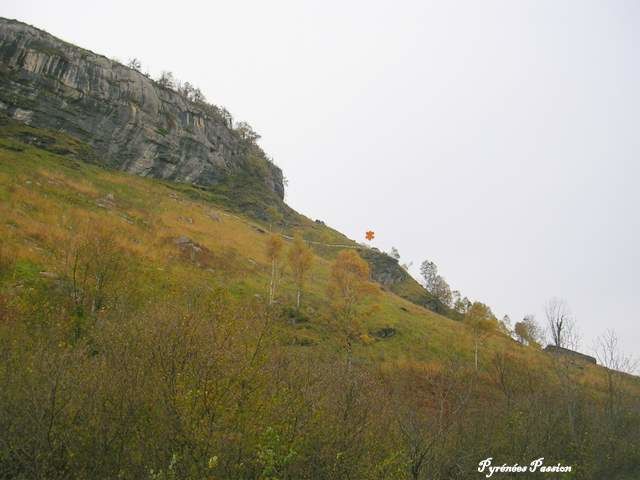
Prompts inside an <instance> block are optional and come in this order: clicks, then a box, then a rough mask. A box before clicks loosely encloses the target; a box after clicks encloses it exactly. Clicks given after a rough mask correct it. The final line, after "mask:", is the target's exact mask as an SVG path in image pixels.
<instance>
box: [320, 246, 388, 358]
mask: <svg viewBox="0 0 640 480" xmlns="http://www.w3.org/2000/svg"><path fill="white" fill-rule="evenodd" d="M378 293H379V289H378V287H377V286H376V285H374V284H373V283H371V282H370V281H369V265H368V264H367V262H366V261H364V260H363V259H362V258H361V257H360V255H358V254H357V253H356V252H355V250H343V251H341V252H340V253H339V254H338V256H337V257H336V260H335V261H334V262H333V265H332V266H331V274H330V277H329V287H328V294H329V298H330V299H331V306H332V308H333V311H334V312H335V315H336V319H337V320H338V322H339V326H340V329H341V330H342V331H343V332H344V333H345V335H346V340H347V350H348V352H349V354H350V353H351V341H352V339H353V338H354V337H357V336H358V334H359V328H358V324H357V320H358V313H359V312H358V307H359V306H360V305H361V304H362V303H363V302H364V301H365V300H366V299H367V298H369V297H371V296H374V295H376V294H378Z"/></svg>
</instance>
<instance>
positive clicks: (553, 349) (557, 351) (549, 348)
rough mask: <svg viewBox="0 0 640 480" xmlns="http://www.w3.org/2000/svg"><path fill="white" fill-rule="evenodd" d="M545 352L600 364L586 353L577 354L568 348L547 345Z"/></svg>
mask: <svg viewBox="0 0 640 480" xmlns="http://www.w3.org/2000/svg"><path fill="white" fill-rule="evenodd" d="M544 351H545V352H548V353H552V354H554V355H564V356H566V357H569V358H573V359H575V360H580V361H582V362H586V363H593V364H596V363H598V362H597V361H596V359H595V358H594V357H592V356H591V355H585V354H584V353H580V352H576V351H575V350H569V349H568V348H563V347H556V346H555V345H547V347H546V348H545V349H544Z"/></svg>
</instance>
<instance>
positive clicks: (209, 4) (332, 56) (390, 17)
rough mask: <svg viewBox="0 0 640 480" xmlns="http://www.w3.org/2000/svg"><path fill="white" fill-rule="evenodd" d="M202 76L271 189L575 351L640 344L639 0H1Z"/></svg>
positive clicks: (156, 64)
mask: <svg viewBox="0 0 640 480" xmlns="http://www.w3.org/2000/svg"><path fill="white" fill-rule="evenodd" d="M0 15H2V16H6V17H11V18H17V19H19V20H22V21H26V22H28V23H31V24H33V25H35V26H38V27H40V28H43V29H45V30H47V31H49V32H50V33H52V34H54V35H56V36H59V37H61V38H63V39H65V40H67V41H70V42H72V43H75V44H78V45H80V46H82V47H85V48H89V49H91V50H93V51H95V52H97V53H102V54H104V55H107V56H109V57H117V58H120V59H121V60H127V59H128V58H130V57H134V56H135V57H138V58H140V59H141V60H142V62H143V68H145V69H148V70H149V71H150V72H151V73H152V74H153V75H156V74H157V73H158V72H159V71H160V70H162V69H167V70H171V71H173V72H174V73H175V74H176V76H177V77H178V78H180V79H182V80H189V81H191V82H192V83H195V84H197V85H199V86H200V87H201V88H202V90H203V91H204V93H205V94H206V95H207V97H208V99H209V100H210V101H212V102H213V103H216V104H219V105H224V106H226V107H227V108H228V109H229V110H230V111H231V112H232V114H234V116H235V118H236V119H239V120H246V121H248V122H249V123H251V124H252V125H253V126H254V128H255V129H256V130H257V131H258V132H259V133H260V134H262V136H263V139H262V141H261V144H262V146H263V147H264V148H265V150H266V151H267V152H268V153H269V154H270V155H272V156H273V158H274V159H275V161H276V163H278V164H279V165H280V166H281V167H282V168H283V170H284V172H285V175H286V176H287V177H288V179H289V188H288V191H287V199H288V202H289V203H290V204H291V205H292V206H293V207H294V208H296V209H298V210H299V211H301V212H302V213H304V214H306V215H308V216H310V217H312V218H320V219H323V220H324V221H326V222H327V223H328V224H330V225H332V226H334V227H336V228H337V229H339V230H341V231H342V232H344V233H346V234H347V235H349V236H350V237H352V238H354V239H357V240H362V237H363V234H364V231H365V230H366V229H369V228H370V229H373V230H375V231H376V233H377V238H376V240H375V241H374V245H376V246H378V247H379V248H381V249H384V250H388V249H390V248H391V246H396V247H397V248H398V249H399V251H400V253H401V255H402V259H403V261H413V262H415V264H416V265H417V264H418V263H419V262H420V261H422V260H424V259H425V258H429V259H431V260H433V261H435V262H436V263H437V264H438V266H439V268H440V271H441V273H442V274H443V275H444V276H445V277H446V278H447V280H448V281H449V283H450V284H451V286H452V287H453V288H456V289H459V290H461V291H462V293H463V294H465V295H468V296H469V297H472V298H474V299H478V300H481V301H484V302H486V303H488V304H489V305H490V306H491V307H492V308H493V309H494V311H495V312H496V313H497V314H499V315H502V314H504V313H508V314H509V315H510V316H511V317H512V318H513V319H514V320H519V319H520V318H522V316H523V315H524V314H526V313H534V314H536V315H537V318H538V320H540V321H542V320H543V311H542V306H543V304H544V302H545V300H547V299H548V298H549V297H552V296H560V297H563V298H565V299H566V300H567V301H568V302H569V304H570V305H571V308H572V311H573V313H574V315H575V317H576V319H577V321H578V323H579V325H580V328H581V330H582V333H583V337H584V339H583V347H582V349H583V350H584V351H589V349H590V346H591V344H592V340H593V338H594V337H595V336H596V335H598V334H600V333H602V332H603V331H604V330H605V329H606V328H614V329H616V330H617V331H618V333H619V334H620V335H621V336H622V337H623V345H624V348H625V349H626V351H627V352H629V353H635V354H640V314H639V313H638V301H639V297H638V287H639V286H640V273H639V272H640V253H639V250H638V245H639V243H640V242H639V240H640V214H639V213H638V206H639V204H640V190H639V189H638V186H637V183H638V179H639V174H640V166H639V163H640V162H639V159H638V155H639V154H640V132H639V126H640V118H639V117H640V62H639V60H640V51H639V47H640V45H639V43H638V41H639V40H640V33H639V31H640V2H637V1H634V0H629V1H622V0H620V1H615V0H610V1H607V2H602V1H588V0H575V1H562V0H547V1H544V0H530V1H517V2H515V1H512V0H504V1H474V0H470V1H444V0H443V1H440V2H427V1H393V2H391V1H387V2H376V1H371V0H369V1H350V2H345V1H326V0H325V1H322V2H318V1H315V2H311V1H288V2H285V1H277V0H274V1H269V2H266V1H258V0H256V1H233V2H229V1H226V2H221V1H206V2H205V1H202V2H195V1H181V2H158V1H136V2H134V1H113V2H108V1H105V2H100V3H96V4H92V3H91V2H86V1H79V0H78V1H67V0H58V1H55V2H51V1H30V0H19V1H18V0H8V1H7V0H5V1H4V2H3V4H2V7H1V8H0Z"/></svg>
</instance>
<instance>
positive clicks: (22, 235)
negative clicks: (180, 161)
mask: <svg viewBox="0 0 640 480" xmlns="http://www.w3.org/2000/svg"><path fill="white" fill-rule="evenodd" d="M0 141H1V142H2V143H0V146H1V148H2V150H0V160H1V163H0V175H2V177H0V178H1V183H0V198H2V199H3V200H4V201H3V212H2V213H3V222H2V225H0V228H1V229H2V230H1V231H2V237H3V238H4V242H3V243H4V248H5V249H9V250H10V251H12V252H13V253H14V254H16V255H18V257H19V258H20V260H18V265H22V266H24V271H25V272H34V271H40V272H50V273H52V275H51V276H49V277H47V275H44V276H42V275H41V276H40V277H41V279H42V280H43V281H50V282H55V280H54V279H53V274H55V272H56V269H57V268H60V265H58V262H59V261H60V259H59V258H57V256H59V250H60V248H61V247H63V246H64V245H66V244H68V242H69V238H70V237H73V236H75V235H81V234H82V232H83V231H84V230H87V229H88V230H91V229H94V228H98V227H100V228H104V229H105V230H112V231H115V232H117V235H118V242H119V243H121V246H122V247H123V248H125V249H126V250H127V251H128V252H130V254H131V255H133V256H135V257H136V258H137V259H139V260H140V262H142V263H143V264H144V265H145V274H146V275H148V276H147V277H145V280H147V281H151V282H152V283H151V284H155V283H157V288H162V287H161V286H162V285H163V284H164V283H165V282H166V281H167V279H170V278H173V277H176V278H180V277H183V276H189V277H190V278H192V279H193V278H199V279H200V281H202V282H205V283H206V284H211V285H224V286H226V287H228V288H230V290H231V291H232V292H234V294H237V295H238V296H243V295H254V296H262V295H265V294H266V292H267V290H268V281H269V261H268V259H267V258H266V253H265V242H266V237H267V236H268V231H270V230H273V231H274V232H281V233H282V235H283V238H285V239H286V241H287V242H289V240H288V239H289V238H290V237H291V236H293V235H296V234H300V235H302V236H303V237H304V238H305V239H306V240H309V242H310V243H309V245H311V246H312V247H313V248H314V249H315V253H316V261H315V263H314V267H313V271H312V272H311V281H310V282H309V288H308V292H306V294H305V302H304V304H305V305H306V306H307V308H306V310H307V311H308V313H305V315H308V316H309V317H314V320H315V321H310V322H304V324H301V325H299V326H297V327H296V328H292V331H293V332H295V334H296V335H301V336H304V337H308V339H309V340H310V341H313V342H316V341H318V340H319V339H320V338H322V337H323V336H325V335H327V334H329V330H328V327H327V325H325V324H324V323H323V319H324V317H325V316H326V315H327V314H328V312H327V301H326V288H327V276H328V271H329V265H330V262H331V260H332V259H333V258H334V257H335V255H336V253H337V252H338V251H339V250H340V249H341V248H342V247H337V246H334V245H344V246H345V247H344V248H357V247H359V246H358V245H357V244H356V243H355V242H353V241H351V240H349V239H347V238H346V237H344V236H343V235H342V234H340V233H338V232H336V231H334V230H332V229H330V228H328V227H326V226H325V225H322V224H319V223H316V222H313V221H311V220H309V219H307V218H305V217H303V216H301V215H298V214H295V213H291V215H290V219H291V220H290V221H289V222H286V221H280V222H273V223H268V222H258V221H256V220H255V219H251V218H247V217H245V216H242V215H241V214H239V210H241V208H242V205H237V204H235V203H232V202H228V201H225V200H227V199H225V198H224V197H223V196H222V195H221V194H220V192H219V191H215V192H212V191H210V190H199V189H195V188H193V187H191V186H186V185H183V184H172V183H165V182H161V181H156V180H152V179H148V180H147V179H141V178H138V177H135V176H132V175H126V174H122V173H119V172H115V171H106V170H103V169H101V168H98V167H95V166H92V165H90V164H86V163H84V162H82V161H81V159H82V158H83V157H85V156H86V155H88V153H87V152H89V151H90V150H89V149H88V147H86V146H84V145H82V144H81V143H79V142H76V141H74V140H73V139H71V138H70V137H67V136H65V135H60V134H55V133H53V132H46V131H42V130H38V129H33V128H30V127H28V126H24V125H21V124H17V123H10V124H7V125H5V127H4V128H3V130H2V132H1V133H0ZM25 142H29V143H30V144H29V143H25ZM225 188H227V187H226V186H225ZM233 207H236V208H233ZM294 215H295V216H294ZM79 232H80V233H79ZM329 245H330V246H329ZM198 249H202V251H201V252H197V251H196V250H198ZM192 253H193V254H194V255H193V258H192V255H191V254H192ZM364 255H365V256H373V257H379V256H381V255H380V254H377V253H375V252H365V253H364ZM387 258H388V257H387ZM19 271H22V270H20V269H19ZM151 272H154V273H153V274H152V273H151ZM18 280H19V278H18ZM413 283H414V282H410V281H408V280H404V281H403V282H398V284H394V285H393V286H392V287H391V288H392V289H398V290H401V289H402V288H403V287H402V285H411V286H413ZM415 285H416V286H417V284H415ZM149 288H152V287H149ZM404 288H409V291H410V292H411V293H413V294H418V295H419V294H420V293H422V294H423V295H427V294H426V292H424V290H422V289H419V290H422V292H420V291H419V290H418V289H415V287H414V288H413V290H411V289H410V288H411V287H404ZM293 294H294V291H293V285H292V282H291V281H289V279H288V272H287V271H286V270H285V272H284V279H283V288H282V292H281V294H280V295H279V297H280V298H279V304H280V305H283V306H287V305H291V304H292V302H293V300H292V297H293ZM376 304H377V305H376V306H377V307H378V308H377V309H376V311H375V312H373V313H371V314H370V316H368V317H367V318H366V319H365V322H364V324H363V334H368V335H369V336H370V337H371V338H370V341H369V344H367V345H366V346H365V345H364V344H363V345H362V346H361V354H362V355H365V356H367V357H371V358H378V359H384V358H386V357H387V356H389V358H393V359H395V358H398V357H402V356H408V357H410V358H414V359H423V360H429V359H434V358H441V355H443V354H444V353H445V352H449V353H451V354H455V355H461V356H465V355H468V352H469V351H470V350H471V349H470V348H469V346H470V345H471V339H470V338H468V335H467V333H466V331H465V329H464V328H463V326H462V325H460V324H459V323H458V322H454V321H451V320H449V319H448V318H445V317H442V316H439V315H437V314H435V313H433V312H430V311H428V310H426V309H424V308H420V307H419V306H416V305H413V304H411V303H409V302H408V301H406V300H404V299H402V298H399V297H397V296H396V295H394V294H393V293H392V292H391V291H386V290H383V291H382V296H381V297H380V298H379V300H378V301H377V302H376ZM382 328H393V329H394V330H395V335H393V336H392V337H390V338H388V339H386V340H384V341H374V338H375V336H376V332H378V331H379V330H380V329H382ZM495 341H496V342H498V343H504V342H507V343H508V344H511V341H509V340H505V339H501V338H496V339H495Z"/></svg>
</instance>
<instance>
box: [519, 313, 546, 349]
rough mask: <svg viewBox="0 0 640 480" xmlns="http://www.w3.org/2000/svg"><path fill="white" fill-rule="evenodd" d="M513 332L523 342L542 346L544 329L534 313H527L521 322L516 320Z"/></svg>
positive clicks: (533, 345) (537, 346)
mask: <svg viewBox="0 0 640 480" xmlns="http://www.w3.org/2000/svg"><path fill="white" fill-rule="evenodd" d="M513 332H514V333H515V335H516V339H517V340H518V342H520V343H521V344H523V345H530V346H532V347H536V348H540V345H541V344H542V341H543V339H542V336H543V335H542V329H541V328H540V326H539V325H538V324H537V322H536V320H535V317H534V316H533V315H526V316H525V317H524V318H523V319H522V321H521V322H516V324H515V326H514V328H513Z"/></svg>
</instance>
